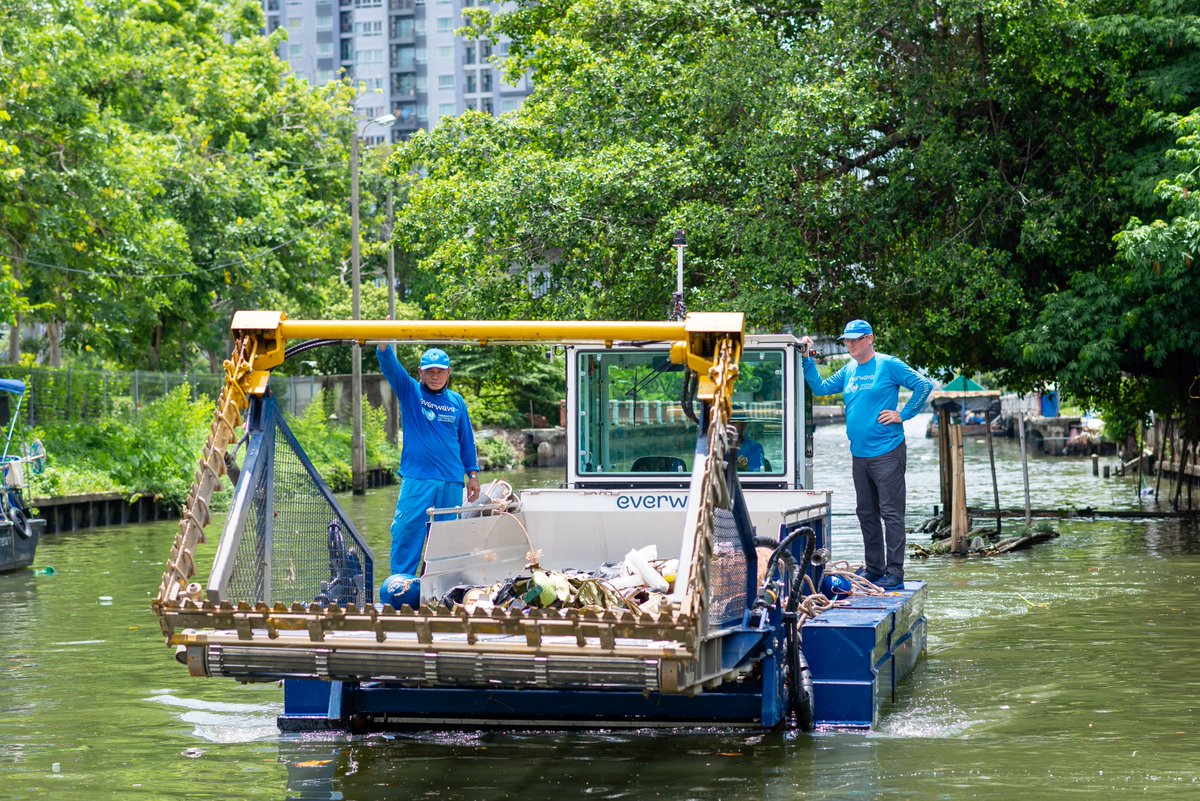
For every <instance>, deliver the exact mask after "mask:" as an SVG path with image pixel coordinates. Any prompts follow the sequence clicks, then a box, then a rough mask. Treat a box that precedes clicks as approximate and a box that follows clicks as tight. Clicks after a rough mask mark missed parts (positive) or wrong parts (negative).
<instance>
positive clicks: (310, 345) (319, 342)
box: [283, 339, 354, 360]
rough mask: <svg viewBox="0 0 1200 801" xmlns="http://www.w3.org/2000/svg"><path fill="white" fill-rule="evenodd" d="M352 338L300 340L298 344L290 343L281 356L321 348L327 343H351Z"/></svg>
mask: <svg viewBox="0 0 1200 801" xmlns="http://www.w3.org/2000/svg"><path fill="white" fill-rule="evenodd" d="M353 344H354V340H353V339H310V340H308V341H307V342H301V343H300V344H299V345H292V346H291V347H290V348H288V349H287V350H285V351H284V352H283V358H284V359H285V360H286V359H290V358H291V357H293V356H299V355H300V354H301V353H304V352H306V351H310V350H315V349H316V348H323V347H325V346H327V345H353Z"/></svg>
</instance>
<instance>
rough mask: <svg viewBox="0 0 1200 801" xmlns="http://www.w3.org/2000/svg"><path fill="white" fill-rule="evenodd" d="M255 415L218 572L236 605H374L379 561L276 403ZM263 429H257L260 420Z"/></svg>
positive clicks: (227, 595) (220, 588)
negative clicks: (231, 545) (229, 545)
mask: <svg viewBox="0 0 1200 801" xmlns="http://www.w3.org/2000/svg"><path fill="white" fill-rule="evenodd" d="M261 403H263V404H264V406H263V408H262V409H261V414H259V415H255V414H253V413H252V414H251V423H250V428H251V433H250V440H249V442H248V445H247V454H246V460H245V463H244V465H243V470H242V475H241V477H240V479H239V481H238V487H237V492H236V494H235V498H234V506H233V508H232V509H231V510H230V515H229V523H228V524H227V528H226V531H225V534H224V535H223V536H222V541H224V540H225V539H226V538H229V537H231V536H232V538H233V540H232V541H234V542H236V547H235V549H234V551H233V553H234V557H233V559H232V563H231V564H230V565H228V566H227V567H226V568H225V569H222V567H221V565H220V555H218V566H217V567H216V568H215V569H214V576H215V577H216V578H217V583H218V587H217V589H218V593H219V595H220V597H221V598H223V599H228V600H230V601H232V602H234V603H237V602H239V601H245V602H247V603H251V604H254V603H257V602H260V601H261V602H264V603H267V604H277V603H282V604H285V605H290V604H292V603H302V604H310V603H313V602H316V603H320V604H330V603H333V604H339V605H343V606H344V605H346V604H350V603H353V604H355V605H356V606H358V607H359V608H360V609H361V608H363V607H364V606H366V605H367V604H368V603H370V601H371V600H372V596H373V586H372V580H373V579H372V569H373V556H372V554H371V551H370V549H369V548H368V547H367V545H366V543H365V542H364V541H363V539H362V538H361V536H360V535H359V533H358V531H357V530H356V529H355V528H354V525H353V524H352V523H351V522H350V521H349V519H348V518H347V517H346V515H345V513H344V512H343V511H342V509H341V507H340V506H339V505H338V503H337V501H336V500H335V499H334V498H333V495H332V493H330V492H329V489H328V487H327V486H326V485H325V483H324V482H323V481H322V480H321V478H320V476H319V475H318V474H317V472H316V470H315V468H314V467H313V465H312V462H311V461H309V459H308V457H307V456H306V455H305V454H304V451H303V450H302V449H301V448H300V446H299V444H298V443H297V441H296V438H295V436H294V435H293V434H292V432H291V430H290V429H289V428H288V426H287V424H286V423H285V422H284V420H283V416H282V414H281V413H280V410H279V407H278V405H277V404H276V402H275V400H274V398H273V397H268V398H267V399H265V400H264V401H261ZM256 419H257V420H260V421H261V425H260V426H255V425H254V421H255V420H256Z"/></svg>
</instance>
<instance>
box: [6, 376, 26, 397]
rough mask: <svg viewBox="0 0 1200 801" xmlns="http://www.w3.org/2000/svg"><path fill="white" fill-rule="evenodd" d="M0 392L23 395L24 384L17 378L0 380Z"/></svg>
mask: <svg viewBox="0 0 1200 801" xmlns="http://www.w3.org/2000/svg"><path fill="white" fill-rule="evenodd" d="M0 392H7V393H9V394H12V395H24V394H25V382H24V381H22V380H20V379H18V378H0Z"/></svg>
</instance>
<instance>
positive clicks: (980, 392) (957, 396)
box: [929, 375, 1000, 412]
mask: <svg viewBox="0 0 1200 801" xmlns="http://www.w3.org/2000/svg"><path fill="white" fill-rule="evenodd" d="M999 397H1000V393H999V392H998V391H997V390H994V389H984V388H983V387H982V386H981V385H980V384H978V383H977V382H975V381H972V380H971V379H969V378H967V377H966V376H965V375H959V376H955V378H954V380H953V381H951V382H950V383H949V384H946V385H945V386H944V387H942V388H941V389H936V390H934V391H933V392H932V393H931V394H930V395H929V403H930V405H932V406H933V408H934V409H940V408H942V407H943V406H949V407H950V408H951V409H952V410H959V409H961V410H964V411H969V412H982V411H985V410H986V409H987V408H988V407H989V406H991V404H992V402H993V401H995V400H997V399H999Z"/></svg>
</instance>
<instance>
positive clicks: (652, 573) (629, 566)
mask: <svg viewBox="0 0 1200 801" xmlns="http://www.w3.org/2000/svg"><path fill="white" fill-rule="evenodd" d="M647 551H650V552H651V553H652V554H653V556H650V557H649V558H647V556H646V552H647ZM657 558H658V549H657V548H655V546H653V545H649V546H647V547H645V548H642V549H641V550H637V549H634V550H632V551H630V552H629V553H627V554H625V569H626V570H628V571H629V572H631V573H633V574H635V575H637V576H640V577H641V579H642V581H644V582H645V583H646V586H647V587H649V588H650V589H651V590H654V591H655V592H666V591H667V588H668V587H670V586H671V585H670V584H668V583H667V580H666V579H665V578H663V577H662V575H661V574H660V573H659V572H658V571H657V570H655V569H654V568H653V567H651V566H650V561H649V560H650V559H657Z"/></svg>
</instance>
